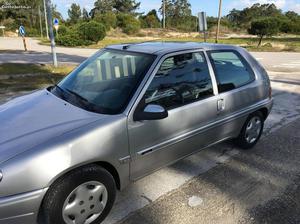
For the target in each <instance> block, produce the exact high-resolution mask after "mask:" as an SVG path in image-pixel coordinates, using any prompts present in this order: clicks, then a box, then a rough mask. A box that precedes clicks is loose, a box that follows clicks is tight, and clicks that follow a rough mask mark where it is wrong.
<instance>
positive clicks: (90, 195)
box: [62, 181, 108, 224]
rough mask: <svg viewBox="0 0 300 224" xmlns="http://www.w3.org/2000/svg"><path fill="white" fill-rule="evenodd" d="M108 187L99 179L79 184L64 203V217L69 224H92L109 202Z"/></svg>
mask: <svg viewBox="0 0 300 224" xmlns="http://www.w3.org/2000/svg"><path fill="white" fill-rule="evenodd" d="M107 198H108V193H107V189H106V187H105V186H104V185H103V184H102V183H100V182H97V181H90V182H86V183H83V184H81V185H79V186H78V187H77V188H76V189H75V190H73V191H72V193H71V194H70V195H69V196H68V197H67V199H66V200H65V203H64V205H63V209H62V214H63V219H64V221H65V222H66V223H67V224H90V223H92V222H93V221H95V220H96V219H97V218H98V217H99V216H100V215H101V214H102V212H103V210H104V208H105V206H106V203H107Z"/></svg>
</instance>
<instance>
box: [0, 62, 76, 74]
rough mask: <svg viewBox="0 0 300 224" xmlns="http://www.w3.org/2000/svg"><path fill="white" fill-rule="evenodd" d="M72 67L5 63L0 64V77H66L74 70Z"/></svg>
mask: <svg viewBox="0 0 300 224" xmlns="http://www.w3.org/2000/svg"><path fill="white" fill-rule="evenodd" d="M74 67H75V66H73V65H63V66H58V67H57V68H55V67H54V66H52V65H37V64H15V63H5V64H0V76H1V75H18V74H37V73H38V74H58V75H66V74H68V73H70V72H71V71H72V70H73V69H74Z"/></svg>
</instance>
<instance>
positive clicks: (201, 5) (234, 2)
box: [52, 0, 300, 19]
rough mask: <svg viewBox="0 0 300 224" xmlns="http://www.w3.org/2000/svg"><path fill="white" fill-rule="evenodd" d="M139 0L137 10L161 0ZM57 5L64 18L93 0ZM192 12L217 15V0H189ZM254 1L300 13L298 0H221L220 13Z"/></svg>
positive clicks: (58, 2)
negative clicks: (74, 4) (77, 5)
mask: <svg viewBox="0 0 300 224" xmlns="http://www.w3.org/2000/svg"><path fill="white" fill-rule="evenodd" d="M137 1H140V2H141V6H140V9H139V12H148V11H150V10H152V9H157V10H158V9H159V8H160V5H161V0H137ZM52 2H53V3H54V4H56V5H57V9H58V11H59V12H61V13H62V15H63V17H64V19H66V18H67V17H68V8H69V7H70V6H71V4H72V3H77V4H79V5H80V6H81V8H83V7H85V8H86V9H87V10H88V11H89V10H91V9H92V8H93V5H94V0H52ZM190 3H191V5H192V11H193V14H194V15H196V14H197V13H198V12H201V11H205V12H207V15H208V16H217V14H218V4H219V0H190ZM254 3H261V4H264V3H274V4H276V6H277V7H278V8H280V9H282V10H283V11H288V10H293V11H295V12H297V13H299V14H300V0H223V10H222V14H223V15H226V14H228V12H229V11H230V10H231V9H233V8H236V9H243V8H245V7H247V6H251V5H253V4H254Z"/></svg>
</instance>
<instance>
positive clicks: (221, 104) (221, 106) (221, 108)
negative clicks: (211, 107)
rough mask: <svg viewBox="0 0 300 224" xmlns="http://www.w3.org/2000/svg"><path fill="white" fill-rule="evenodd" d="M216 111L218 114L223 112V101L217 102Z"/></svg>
mask: <svg viewBox="0 0 300 224" xmlns="http://www.w3.org/2000/svg"><path fill="white" fill-rule="evenodd" d="M217 109H218V111H219V112H221V111H223V110H225V100H224V99H220V100H218V103H217Z"/></svg>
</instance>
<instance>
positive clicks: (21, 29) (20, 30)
mask: <svg viewBox="0 0 300 224" xmlns="http://www.w3.org/2000/svg"><path fill="white" fill-rule="evenodd" d="M19 33H20V35H21V36H23V37H24V36H25V34H26V32H25V27H24V26H20V27H19Z"/></svg>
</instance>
